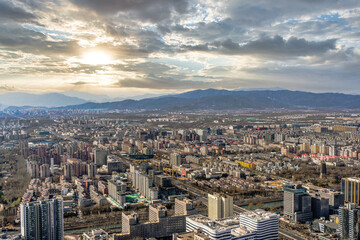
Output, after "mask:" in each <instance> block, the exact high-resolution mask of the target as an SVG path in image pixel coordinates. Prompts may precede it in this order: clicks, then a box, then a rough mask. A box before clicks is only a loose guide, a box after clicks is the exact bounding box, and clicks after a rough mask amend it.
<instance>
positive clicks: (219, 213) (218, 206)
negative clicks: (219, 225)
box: [208, 194, 234, 220]
mask: <svg viewBox="0 0 360 240" xmlns="http://www.w3.org/2000/svg"><path fill="white" fill-rule="evenodd" d="M233 205H234V204H233V198H232V197H231V196H223V195H220V194H214V195H211V194H208V217H209V218H210V219H213V220H218V219H222V218H228V217H232V216H233V215H234V207H233Z"/></svg>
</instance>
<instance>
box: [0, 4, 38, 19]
mask: <svg viewBox="0 0 360 240" xmlns="http://www.w3.org/2000/svg"><path fill="white" fill-rule="evenodd" d="M0 20H1V21H5V22H6V21H9V20H11V21H15V22H36V20H37V17H36V16H35V15H34V14H32V13H30V12H28V11H26V10H25V9H23V8H21V7H18V6H15V5H14V4H13V3H12V2H11V1H6V0H0Z"/></svg>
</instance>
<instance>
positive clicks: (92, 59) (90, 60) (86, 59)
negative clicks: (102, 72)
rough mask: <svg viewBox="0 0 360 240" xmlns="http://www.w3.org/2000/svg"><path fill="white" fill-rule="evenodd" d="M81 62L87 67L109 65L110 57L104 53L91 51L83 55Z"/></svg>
mask: <svg viewBox="0 0 360 240" xmlns="http://www.w3.org/2000/svg"><path fill="white" fill-rule="evenodd" d="M81 62H82V63H84V64H89V65H106V64H109V63H111V57H110V55H108V54H106V53H105V52H101V51H91V52H88V53H85V54H84V55H83V58H82V59H81Z"/></svg>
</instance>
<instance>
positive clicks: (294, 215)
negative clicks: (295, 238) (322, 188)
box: [284, 185, 312, 222]
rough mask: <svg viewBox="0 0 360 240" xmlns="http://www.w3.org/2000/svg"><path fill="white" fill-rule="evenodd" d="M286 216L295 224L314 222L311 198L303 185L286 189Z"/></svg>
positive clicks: (286, 187)
mask: <svg viewBox="0 0 360 240" xmlns="http://www.w3.org/2000/svg"><path fill="white" fill-rule="evenodd" d="M284 216H285V217H286V218H288V219H289V220H292V221H294V222H306V221H309V220H312V212H311V196H310V195H309V194H307V192H306V189H305V188H303V187H302V186H301V185H287V186H285V187H284Z"/></svg>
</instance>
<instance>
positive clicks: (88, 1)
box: [71, 0, 189, 22]
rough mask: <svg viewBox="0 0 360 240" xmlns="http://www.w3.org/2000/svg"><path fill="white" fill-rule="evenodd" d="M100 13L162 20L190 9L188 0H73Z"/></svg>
mask: <svg viewBox="0 0 360 240" xmlns="http://www.w3.org/2000/svg"><path fill="white" fill-rule="evenodd" d="M71 1H72V2H73V3H74V4H76V5H77V6H79V7H85V8H87V9H90V10H92V11H95V12H97V13H98V14H99V15H116V14H118V13H122V14H125V15H127V16H129V17H131V18H133V19H138V20H145V21H150V22H160V21H163V20H167V19H170V18H171V16H172V14H173V13H174V12H175V13H177V14H185V13H187V11H188V10H189V2H188V0H135V1H132V0H107V1H103V0H71Z"/></svg>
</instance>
